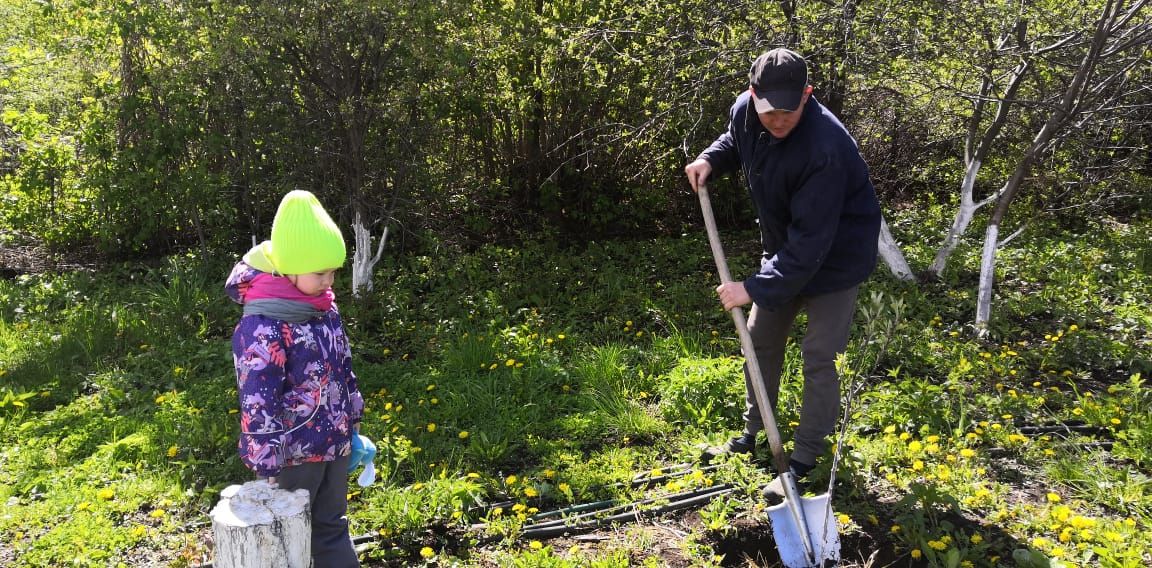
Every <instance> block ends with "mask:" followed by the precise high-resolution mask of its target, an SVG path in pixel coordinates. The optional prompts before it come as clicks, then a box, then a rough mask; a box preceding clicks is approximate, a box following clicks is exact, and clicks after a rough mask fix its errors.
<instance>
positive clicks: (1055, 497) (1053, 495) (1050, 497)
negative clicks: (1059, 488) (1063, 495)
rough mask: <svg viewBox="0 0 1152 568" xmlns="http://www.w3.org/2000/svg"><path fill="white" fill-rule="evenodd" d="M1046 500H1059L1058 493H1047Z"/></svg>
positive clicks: (1050, 501)
mask: <svg viewBox="0 0 1152 568" xmlns="http://www.w3.org/2000/svg"><path fill="white" fill-rule="evenodd" d="M1048 502H1049V503H1059V502H1060V495H1059V494H1057V493H1051V492H1049V493H1048Z"/></svg>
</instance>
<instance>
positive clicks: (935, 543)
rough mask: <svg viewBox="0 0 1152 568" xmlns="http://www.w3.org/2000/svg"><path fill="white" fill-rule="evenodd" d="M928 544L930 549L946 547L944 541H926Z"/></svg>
mask: <svg viewBox="0 0 1152 568" xmlns="http://www.w3.org/2000/svg"><path fill="white" fill-rule="evenodd" d="M928 546H929V548H931V549H932V550H940V551H942V550H944V549H945V548H948V545H947V544H945V543H944V542H942V541H939V540H930V541H928Z"/></svg>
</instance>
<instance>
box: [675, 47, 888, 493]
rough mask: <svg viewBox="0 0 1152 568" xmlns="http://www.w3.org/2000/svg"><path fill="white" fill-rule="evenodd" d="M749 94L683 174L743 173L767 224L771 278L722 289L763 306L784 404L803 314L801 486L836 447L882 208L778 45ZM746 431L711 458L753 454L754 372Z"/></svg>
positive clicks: (765, 350) (758, 332)
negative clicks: (790, 342) (845, 355)
mask: <svg viewBox="0 0 1152 568" xmlns="http://www.w3.org/2000/svg"><path fill="white" fill-rule="evenodd" d="M748 80H749V83H750V84H749V88H748V91H746V92H744V93H743V94H741V95H740V96H739V97H737V98H736V102H735V104H733V105H732V108H731V110H730V112H729V123H728V131H727V132H725V133H723V134H721V135H720V137H719V138H717V139H716V141H715V142H713V143H712V145H711V146H709V147H708V149H706V150H704V152H703V153H701V154H700V156H699V157H698V158H697V159H696V160H695V161H693V162H692V163H690V164H688V165H687V166H686V167H685V168H684V172H685V173H686V174H687V176H688V182H689V183H690V184H691V185H692V189H693V190H694V191H695V190H697V189H699V187H700V185H701V184H703V183H705V181H706V180H707V179H708V178H709V177H710V176H711V175H712V174H716V175H721V174H724V173H727V172H730V171H733V170H736V169H737V168H739V169H740V170H741V171H742V172H743V174H744V178H745V180H746V181H747V183H748V190H749V192H750V193H751V196H752V202H753V204H754V205H755V207H756V213H757V215H758V217H759V225H760V237H761V242H762V244H763V250H764V254H763V257H762V259H761V262H760V272H759V273H757V274H754V275H752V276H751V277H749V278H748V279H746V280H744V281H743V282H729V283H727V284H722V285H721V286H718V287H717V288H716V291H717V293H719V296H720V301H721V303H723V305H724V309H726V310H729V309H732V308H734V307H737V306H743V305H747V304H748V303H752V304H753V306H752V312H751V314H750V316H749V318H748V331H749V332H750V335H751V336H752V343H753V345H754V348H755V350H756V357H757V360H758V362H759V364H760V370H761V375H762V376H763V378H764V382H765V387H766V392H767V393H768V398H769V399H770V401H771V404H772V406H773V408H775V407H776V403H777V400H778V399H779V391H780V373H781V369H782V367H783V364H784V350H785V345H786V342H787V339H788V335H789V333H790V331H791V328H792V323H793V321H794V320H795V318H796V316H797V314H798V313H799V312H800V310H805V312H806V313H807V315H808V326H807V330H806V332H805V333H804V336H803V340H802V342H801V354H802V355H803V359H804V390H803V398H802V403H801V407H800V425H799V426H798V427H797V428H796V431H795V436H794V448H793V452H792V455H791V458H790V460H789V467H790V468H791V469H792V473H793V474H794V475H795V476H796V477H797V478H798V479H802V478H803V477H804V476H805V475H807V474H808V472H810V471H811V470H812V468H813V467H815V465H816V462H817V458H819V457H820V456H821V455H823V454H824V452H825V451H826V450H827V442H826V441H825V438H826V437H827V436H828V435H829V434H831V433H832V431H833V430H834V429H835V425H836V419H837V416H838V415H839V409H840V378H839V376H838V375H837V373H836V366H835V361H836V355H837V354H838V353H842V352H844V350H845V349H846V348H847V345H848V332H849V328H850V327H851V325H852V317H853V314H854V312H855V310H856V293H857V290H858V288H859V285H860V283H862V282H863V281H864V280H865V279H867V278H868V276H869V274H871V273H872V270H873V268H875V266H876V254H877V253H876V244H877V239H878V236H879V232H880V205H879V203H878V202H877V200H876V192H875V189H874V188H873V187H872V182H871V181H870V179H869V177H868V167H867V165H866V164H865V163H864V159H863V158H862V157H861V156H860V152H859V149H858V148H857V145H856V141H855V140H854V139H853V138H852V136H851V135H850V134H848V131H847V130H846V129H845V128H844V125H843V124H841V123H840V121H839V120H838V119H837V118H836V117H835V116H833V115H832V113H831V112H829V111H828V109H826V108H825V107H824V106H823V105H821V104H820V103H819V102H818V101H817V100H816V99H815V97H813V96H812V86H811V85H809V84H808V66H807V63H806V62H805V61H804V58H803V57H801V56H800V55H799V54H797V53H796V52H794V51H791V50H788V49H782V48H781V49H773V50H771V51H768V52H766V53H764V54H762V55H760V56H759V57H758V58H756V61H755V62H754V63H753V64H752V68H751V70H750V71H749V73H748ZM744 376H745V386H746V394H745V399H746V403H747V407H746V411H745V413H744V432H743V434H742V435H741V436H738V437H736V438H732V439H731V440H729V441H728V442H727V443H725V444H724V445H723V446H720V447H715V448H709V449H708V450H707V451H706V452H705V459H711V458H713V457H715V456H716V455H719V454H720V453H724V452H744V453H750V452H752V450H753V449H754V448H755V440H756V434H757V433H758V432H759V431H760V430H762V429H763V428H764V424H763V421H762V419H761V418H760V409H759V407H758V405H757V403H756V396H755V394H754V392H755V391H754V390H753V388H752V385H751V383H750V382H749V381H750V378H749V374H748V372H747V369H746V370H745V374H744Z"/></svg>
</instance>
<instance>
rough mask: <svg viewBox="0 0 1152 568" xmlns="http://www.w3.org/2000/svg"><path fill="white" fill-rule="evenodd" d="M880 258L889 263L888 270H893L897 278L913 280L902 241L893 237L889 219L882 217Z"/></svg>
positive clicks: (893, 274)
mask: <svg viewBox="0 0 1152 568" xmlns="http://www.w3.org/2000/svg"><path fill="white" fill-rule="evenodd" d="M878 248H879V251H880V258H883V259H884V263H885V264H887V265H888V270H890V271H891V272H892V276H895V277H896V279H897V280H905V281H907V280H912V279H913V276H912V268H911V267H909V266H908V261H907V260H905V259H904V251H902V250H900V243H898V242H896V239H895V238H893V237H892V231H891V230H889V229H888V220H887V219H885V218H883V217H881V218H880V243H879V247H878Z"/></svg>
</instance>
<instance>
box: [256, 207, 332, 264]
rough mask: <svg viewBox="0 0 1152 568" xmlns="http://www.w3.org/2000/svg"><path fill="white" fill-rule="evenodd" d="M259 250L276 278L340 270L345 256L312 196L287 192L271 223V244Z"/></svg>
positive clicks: (330, 222) (330, 224) (263, 244)
mask: <svg viewBox="0 0 1152 568" xmlns="http://www.w3.org/2000/svg"><path fill="white" fill-rule="evenodd" d="M259 248H260V249H261V252H263V253H264V257H265V258H267V259H268V261H269V262H270V263H271V264H272V267H273V268H274V269H275V271H276V272H277V273H279V274H308V273H311V272H322V271H325V270H331V269H333V268H340V267H341V266H343V265H344V257H345V256H346V249H345V248H344V235H343V234H341V233H340V227H337V226H336V222H335V221H333V220H332V217H329V216H328V212H327V211H325V210H324V206H323V205H320V201H319V200H318V199H316V196H315V195H312V193H310V192H307V191H303V190H296V191H291V192H289V193H288V195H285V196H284V199H283V200H281V201H280V208H279V209H277V210H276V218H275V219H273V220H272V240H270V241H264V242H263V243H261V244H260V246H259ZM255 268H257V269H260V267H259V266H256V267H255Z"/></svg>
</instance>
